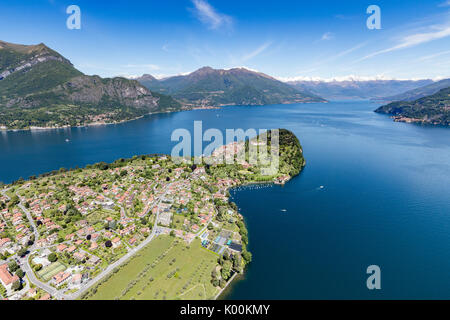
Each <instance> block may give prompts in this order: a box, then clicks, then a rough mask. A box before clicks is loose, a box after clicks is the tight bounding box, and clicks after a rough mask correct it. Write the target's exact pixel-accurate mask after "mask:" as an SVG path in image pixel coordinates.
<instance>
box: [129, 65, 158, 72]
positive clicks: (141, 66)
mask: <svg viewBox="0 0 450 320" xmlns="http://www.w3.org/2000/svg"><path fill="white" fill-rule="evenodd" d="M122 68H134V69H145V70H153V71H155V70H160V69H161V68H160V67H159V66H157V65H156V64H126V65H124V66H122Z"/></svg>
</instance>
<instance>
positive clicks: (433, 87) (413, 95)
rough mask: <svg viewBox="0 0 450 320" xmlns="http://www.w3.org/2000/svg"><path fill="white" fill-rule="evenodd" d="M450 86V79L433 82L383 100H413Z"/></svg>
mask: <svg viewBox="0 0 450 320" xmlns="http://www.w3.org/2000/svg"><path fill="white" fill-rule="evenodd" d="M448 87H450V79H444V80H441V81H437V82H433V83H431V84H428V85H426V86H423V87H419V88H416V89H412V90H409V91H406V92H403V93H401V94H398V95H395V96H390V97H386V98H383V100H384V101H414V100H417V99H420V98H423V97H426V96H429V95H432V94H435V93H437V92H439V90H441V89H445V88H448Z"/></svg>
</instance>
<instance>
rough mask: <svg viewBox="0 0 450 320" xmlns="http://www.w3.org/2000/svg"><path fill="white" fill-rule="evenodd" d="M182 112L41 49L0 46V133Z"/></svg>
mask: <svg viewBox="0 0 450 320" xmlns="http://www.w3.org/2000/svg"><path fill="white" fill-rule="evenodd" d="M179 109H181V105H180V104H179V103H178V102H176V101H175V100H173V99H171V98H170V97H166V96H162V95H160V94H152V93H151V92H150V91H149V90H148V89H147V88H145V87H144V86H142V85H141V84H140V83H139V82H137V81H133V80H128V79H125V78H113V79H102V78H100V77H99V76H87V75H84V74H83V73H82V72H80V71H78V70H77V69H75V68H74V66H73V65H72V64H71V63H70V61H69V60H67V59H66V58H64V57H63V56H61V55H60V54H59V53H57V52H56V51H54V50H52V49H50V48H48V47H47V46H46V45H44V44H42V43H41V44H38V45H31V46H27V45H18V44H12V43H7V42H3V41H0V127H1V128H3V129H6V128H7V129H29V128H31V127H61V126H76V125H86V124H90V123H112V122H119V121H125V120H131V119H135V118H137V117H140V116H143V115H145V114H148V113H150V112H163V111H172V110H179Z"/></svg>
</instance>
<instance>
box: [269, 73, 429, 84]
mask: <svg viewBox="0 0 450 320" xmlns="http://www.w3.org/2000/svg"><path fill="white" fill-rule="evenodd" d="M276 79H278V80H280V81H283V82H288V81H317V82H343V81H374V80H421V79H400V78H394V77H388V76H386V75H385V74H378V75H374V76H360V75H353V74H351V75H347V76H340V77H333V78H321V77H304V76H298V77H276Z"/></svg>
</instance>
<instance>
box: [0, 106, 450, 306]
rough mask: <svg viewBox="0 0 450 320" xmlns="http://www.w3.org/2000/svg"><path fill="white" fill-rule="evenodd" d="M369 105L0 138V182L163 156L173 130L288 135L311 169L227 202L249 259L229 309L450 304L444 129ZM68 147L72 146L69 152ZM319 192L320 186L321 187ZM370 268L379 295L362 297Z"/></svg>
mask: <svg viewBox="0 0 450 320" xmlns="http://www.w3.org/2000/svg"><path fill="white" fill-rule="evenodd" d="M376 107H377V105H375V104H372V103H370V102H332V103H328V104H298V105H279V106H278V105H277V106H264V107H226V108H223V109H220V110H198V111H191V112H180V113H173V114H162V115H154V116H150V117H148V118H144V119H140V120H137V121H133V122H128V123H123V124H119V125H111V126H101V127H89V128H72V129H64V130H57V131H39V132H10V133H5V132H3V133H0V151H1V152H0V181H4V182H11V181H12V180H15V179H18V178H19V177H24V178H25V177H28V176H30V175H35V174H39V173H43V172H47V171H51V170H55V169H59V168H60V167H65V168H70V167H75V166H80V167H81V166H84V165H86V164H89V163H95V162H99V161H106V162H111V161H114V160H115V159H117V158H121V157H131V156H133V155H135V154H149V153H170V152H171V149H172V147H173V146H174V145H175V144H176V143H175V142H171V140H170V136H171V133H172V131H173V130H174V129H176V128H186V129H189V130H192V128H193V122H194V121H195V120H202V121H203V127H204V129H207V128H219V129H221V130H225V129H226V128H243V129H248V128H256V129H271V128H279V127H282V128H286V129H289V130H292V131H293V132H294V133H295V134H296V135H297V136H298V138H299V139H300V142H301V143H302V145H303V148H304V154H305V158H306V160H307V166H306V168H305V169H304V171H303V172H302V174H301V175H300V176H299V177H296V178H295V179H293V180H292V181H290V182H289V183H288V184H287V185H286V186H284V187H280V186H269V187H260V186H259V187H254V186H253V187H247V188H243V189H239V190H234V191H233V192H232V196H233V200H234V201H235V202H236V203H237V204H238V206H239V208H240V211H241V213H242V214H243V215H244V216H245V218H246V222H247V225H248V229H249V239H250V251H251V252H252V253H253V262H252V263H251V265H250V267H249V268H248V271H247V273H246V275H245V278H244V279H243V280H241V281H238V282H236V283H235V284H233V285H232V287H231V289H230V290H228V292H227V295H226V298H228V299H380V298H381V299H392V298H402V299H430V298H437V299H450V276H449V270H450V129H448V128H433V127H421V126H417V125H412V124H405V123H394V122H393V121H392V120H391V119H389V118H388V117H387V116H384V115H379V114H375V113H373V112H372V111H373V110H374V109H375V108H376ZM66 139H68V141H66ZM321 186H323V187H322V188H321ZM369 265H378V266H380V268H381V287H382V289H381V290H378V291H369V290H368V289H367V287H366V279H367V277H368V275H367V274H366V269H367V267H368V266H369Z"/></svg>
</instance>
